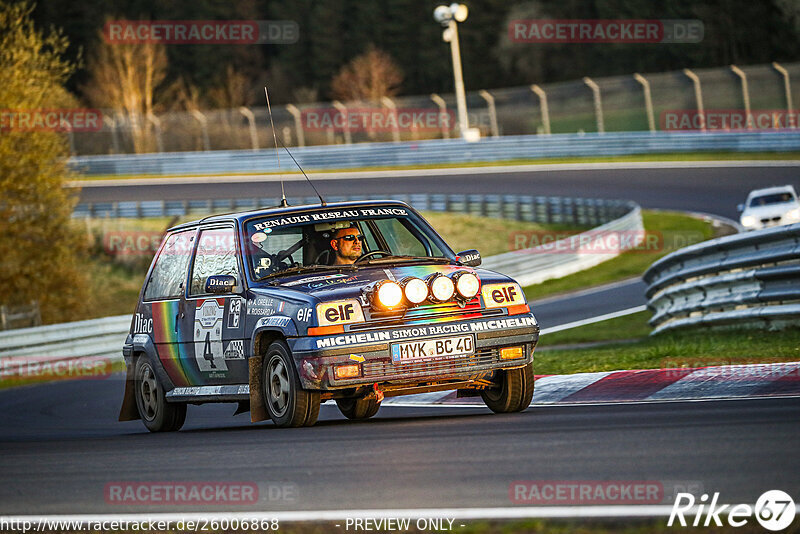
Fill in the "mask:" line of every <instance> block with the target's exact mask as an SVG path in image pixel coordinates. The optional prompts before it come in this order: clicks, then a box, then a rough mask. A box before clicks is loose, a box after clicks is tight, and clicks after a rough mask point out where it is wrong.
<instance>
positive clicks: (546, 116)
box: [531, 84, 550, 135]
mask: <svg viewBox="0 0 800 534" xmlns="http://www.w3.org/2000/svg"><path fill="white" fill-rule="evenodd" d="M531 91H533V92H534V93H536V96H538V97H539V107H541V108H542V125H543V126H544V135H550V108H548V106H547V93H545V92H544V89H542V88H541V87H539V86H538V85H536V84H533V85H531Z"/></svg>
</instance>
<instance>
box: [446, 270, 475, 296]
mask: <svg viewBox="0 0 800 534" xmlns="http://www.w3.org/2000/svg"><path fill="white" fill-rule="evenodd" d="M453 281H454V282H455V284H456V292H458V294H459V295H460V296H461V297H462V298H465V299H467V300H471V299H473V298H475V295H477V294H478V291H480V289H481V281H480V280H478V277H477V276H475V275H474V274H472V273H470V272H467V271H459V272H457V273H456V274H454V275H453Z"/></svg>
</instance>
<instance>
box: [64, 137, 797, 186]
mask: <svg viewBox="0 0 800 534" xmlns="http://www.w3.org/2000/svg"><path fill="white" fill-rule="evenodd" d="M792 150H800V131H797V130H782V131H766V132H765V131H761V132H705V133H697V132H693V133H684V132H618V133H604V134H598V133H588V134H556V135H518V136H507V137H497V138H487V139H482V140H480V141H479V142H476V143H468V142H466V141H464V140H463V139H434V140H428V141H411V142H400V143H361V144H353V145H332V146H310V147H295V148H292V154H293V155H294V156H295V158H296V159H297V161H298V162H299V163H300V165H301V166H303V168H305V169H307V170H311V169H315V170H323V169H356V168H363V167H387V166H413V165H432V164H444V163H475V162H483V161H504V160H516V159H525V160H528V159H540V158H553V157H575V156H619V155H628V154H664V153H681V152H714V151H725V152H728V151H734V152H763V151H766V152H785V151H792ZM69 163H70V166H71V167H72V168H73V169H75V170H76V171H78V172H81V173H83V174H86V175H117V176H125V175H140V174H149V175H187V174H200V175H205V174H221V173H237V172H238V173H241V172H277V171H278V170H280V169H279V168H278V165H277V160H276V156H275V150H274V149H273V150H267V149H263V150H218V151H208V152H171V153H157V154H138V155H128V154H121V155H111V156H80V157H74V158H71V159H70V160H69ZM283 168H284V170H286V169H289V168H290V167H287V166H286V160H284V165H283Z"/></svg>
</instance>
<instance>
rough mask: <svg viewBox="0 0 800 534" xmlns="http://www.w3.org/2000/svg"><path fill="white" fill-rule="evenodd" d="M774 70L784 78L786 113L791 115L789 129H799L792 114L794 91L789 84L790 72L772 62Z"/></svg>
mask: <svg viewBox="0 0 800 534" xmlns="http://www.w3.org/2000/svg"><path fill="white" fill-rule="evenodd" d="M772 68H773V69H775V70H777V71H778V72H779V73H780V74H781V76H783V90H784V92H785V93H786V111H787V113H788V115H789V121H788V122H789V128H797V123H796V122H795V120H794V115H792V113H794V106H792V91H791V85H790V84H789V72H788V71H787V70H786V69H784V68H783V67H782V66H781V65H779V64H778V63H777V62H775V61H773V62H772Z"/></svg>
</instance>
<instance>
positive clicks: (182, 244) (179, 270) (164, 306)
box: [133, 228, 197, 386]
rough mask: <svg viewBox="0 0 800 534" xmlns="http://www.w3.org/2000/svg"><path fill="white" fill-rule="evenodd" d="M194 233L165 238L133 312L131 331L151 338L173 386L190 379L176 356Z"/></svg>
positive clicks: (173, 234) (186, 383) (186, 370)
mask: <svg viewBox="0 0 800 534" xmlns="http://www.w3.org/2000/svg"><path fill="white" fill-rule="evenodd" d="M196 233H197V229H196V228H192V229H189V230H183V231H178V232H175V233H172V234H169V235H168V236H167V237H166V238H165V240H164V244H163V245H162V246H161V248H160V249H159V252H158V257H157V258H156V261H155V262H154V264H153V268H152V270H151V272H150V277H149V278H148V280H147V284H146V286H145V289H144V292H143V295H142V301H141V303H140V304H139V307H138V308H137V310H136V314H135V316H134V330H133V333H134V334H137V333H139V334H148V335H149V336H150V337H151V338H152V340H153V344H154V346H155V350H156V354H157V356H158V359H159V361H160V362H161V365H162V367H163V368H164V370H165V371H166V372H167V374H168V375H169V377H170V379H171V380H172V383H173V384H175V386H188V385H190V384H191V383H192V381H193V379H194V377H193V376H192V369H186V368H184V366H183V358H181V356H180V350H181V345H180V343H179V341H180V338H181V333H180V332H179V315H180V311H179V310H180V307H181V304H182V302H183V300H184V297H183V295H184V289H185V287H186V276H187V267H188V265H189V259H190V257H191V253H192V249H193V248H194V240H195V234H196Z"/></svg>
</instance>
